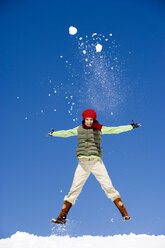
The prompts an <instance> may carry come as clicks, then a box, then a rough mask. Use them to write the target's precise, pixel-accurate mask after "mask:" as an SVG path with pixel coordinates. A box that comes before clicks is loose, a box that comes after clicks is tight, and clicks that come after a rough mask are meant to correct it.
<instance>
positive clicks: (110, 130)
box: [101, 125, 133, 134]
mask: <svg viewBox="0 0 165 248" xmlns="http://www.w3.org/2000/svg"><path fill="white" fill-rule="evenodd" d="M132 129H133V127H132V125H126V126H119V127H105V126H103V127H102V129H101V132H102V134H111V133H115V134H117V133H122V132H127V131H130V130H132Z"/></svg>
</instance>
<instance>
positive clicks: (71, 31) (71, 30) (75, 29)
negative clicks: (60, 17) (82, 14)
mask: <svg viewBox="0 0 165 248" xmlns="http://www.w3.org/2000/svg"><path fill="white" fill-rule="evenodd" d="M76 33H77V28H75V27H73V26H70V27H69V34H71V35H75V34H76Z"/></svg>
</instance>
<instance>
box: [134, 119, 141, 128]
mask: <svg viewBox="0 0 165 248" xmlns="http://www.w3.org/2000/svg"><path fill="white" fill-rule="evenodd" d="M131 125H132V127H133V128H137V127H141V126H142V125H140V124H138V123H134V121H133V120H132V122H131Z"/></svg>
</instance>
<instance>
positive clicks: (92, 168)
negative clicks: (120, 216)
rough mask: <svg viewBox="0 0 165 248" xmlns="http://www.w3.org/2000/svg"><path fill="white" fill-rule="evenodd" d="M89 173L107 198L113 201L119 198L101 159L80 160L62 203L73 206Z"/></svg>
mask: <svg viewBox="0 0 165 248" xmlns="http://www.w3.org/2000/svg"><path fill="white" fill-rule="evenodd" d="M91 173H92V174H93V175H94V176H95V177H96V179H97V180H98V181H99V183H100V185H101V187H102V189H103V190H104V191H105V194H106V195H107V197H108V198H110V199H111V200H112V201H114V200H116V199H117V198H119V197H120V194H119V192H118V191H117V190H116V189H115V188H114V187H113V185H112V182H111V179H110V177H109V175H108V172H107V170H106V168H105V165H104V163H103V161H102V159H101V158H80V159H79V163H78V166H77V169H76V171H75V174H74V178H73V183H72V186H71V189H70V191H69V194H68V195H67V196H65V197H64V201H68V202H70V203H72V205H74V204H75V201H76V199H77V197H78V196H79V194H80V192H81V190H82V188H83V185H84V184H85V182H86V180H87V179H88V177H89V175H90V174H91Z"/></svg>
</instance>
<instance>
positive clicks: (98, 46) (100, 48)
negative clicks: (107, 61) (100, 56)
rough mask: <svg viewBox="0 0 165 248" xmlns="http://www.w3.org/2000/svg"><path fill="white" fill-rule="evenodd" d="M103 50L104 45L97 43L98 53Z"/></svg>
mask: <svg viewBox="0 0 165 248" xmlns="http://www.w3.org/2000/svg"><path fill="white" fill-rule="evenodd" d="M101 50H102V45H100V44H97V45H96V52H97V53H98V52H101Z"/></svg>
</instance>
